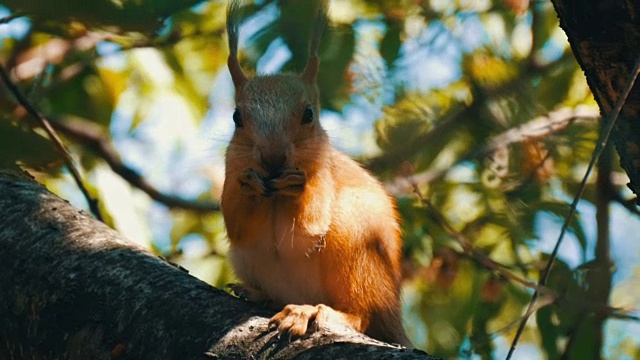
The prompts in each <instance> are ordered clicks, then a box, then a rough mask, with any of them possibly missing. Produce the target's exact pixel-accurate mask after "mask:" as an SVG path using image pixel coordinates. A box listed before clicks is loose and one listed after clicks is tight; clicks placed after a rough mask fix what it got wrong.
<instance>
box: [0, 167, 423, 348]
mask: <svg viewBox="0 0 640 360" xmlns="http://www.w3.org/2000/svg"><path fill="white" fill-rule="evenodd" d="M0 248H1V249H2V251H0V274H2V276H1V277H0V288H1V289H2V291H0V319H2V322H0V339H2V341H0V358H3V359H5V358H8V359H16V358H20V359H24V358H29V359H31V358H34V359H35V358H38V359H79V358H82V359H116V358H121V359H205V358H225V359H248V358H254V359H266V358H280V359H285V358H294V357H296V358H307V359H310V358H337V357H338V354H339V355H340V357H343V358H344V357H360V358H364V357H366V358H369V359H376V358H377V359H390V358H394V359H430V358H432V357H430V356H428V355H427V354H425V353H423V352H421V351H418V350H407V349H403V348H399V347H397V346H392V345H389V344H384V343H381V342H379V341H376V340H373V339H371V338H368V337H366V336H364V335H362V334H360V333H357V332H355V331H353V330H350V329H347V328H340V327H335V326H333V327H330V328H328V329H322V331H321V332H319V333H316V334H314V335H312V336H310V337H308V338H306V339H302V340H297V341H294V342H292V343H282V342H280V341H279V340H278V338H277V335H276V334H275V333H273V332H271V333H270V332H267V326H268V325H267V322H268V319H267V317H265V316H269V315H271V314H273V312H271V311H267V310H264V309H260V308H257V307H256V306H254V305H253V304H250V303H247V302H245V301H242V300H240V299H237V298H234V297H232V296H230V295H228V294H226V293H224V292H223V291H221V290H218V289H215V288H213V287H211V286H209V285H207V284H205V283H204V282H202V281H200V280H198V279H196V278H194V277H192V276H190V275H189V274H187V273H186V272H185V271H182V270H180V269H179V268H177V267H175V266H172V265H171V264H169V263H167V262H166V261H163V260H162V259H160V258H158V257H157V256H154V255H153V254H151V253H150V252H148V251H147V250H145V249H143V248H141V247H139V246H138V245H136V244H135V243H133V242H129V241H127V240H126V239H124V238H123V237H122V236H121V235H119V234H118V233H116V232H115V231H113V230H112V229H110V228H108V227H107V226H106V225H104V224H102V223H100V222H98V221H96V220H94V219H92V218H91V217H89V216H87V215H86V214H84V213H83V212H81V211H78V210H76V209H75V208H73V207H72V206H71V205H69V204H68V203H67V202H66V201H64V200H62V199H60V198H58V197H57V196H55V195H53V194H51V193H49V192H48V191H47V190H46V189H45V188H44V187H42V186H41V185H39V184H37V183H35V182H33V181H32V180H31V179H27V178H26V177H25V176H24V175H15V174H11V173H8V172H6V171H0ZM434 331H435V330H434ZM365 354H366V355H365Z"/></svg>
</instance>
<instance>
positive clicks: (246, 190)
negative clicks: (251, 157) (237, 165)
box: [238, 168, 269, 196]
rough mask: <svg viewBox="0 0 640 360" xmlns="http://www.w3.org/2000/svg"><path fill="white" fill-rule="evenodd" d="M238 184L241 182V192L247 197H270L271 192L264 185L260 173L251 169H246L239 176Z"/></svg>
mask: <svg viewBox="0 0 640 360" xmlns="http://www.w3.org/2000/svg"><path fill="white" fill-rule="evenodd" d="M238 182H240V190H241V191H242V193H243V194H245V195H255V196H268V195H269V192H268V191H267V187H266V186H265V184H264V181H263V180H262V178H261V177H260V175H258V173H257V172H256V171H255V170H253V169H251V168H248V169H245V171H244V172H243V173H242V174H240V176H238Z"/></svg>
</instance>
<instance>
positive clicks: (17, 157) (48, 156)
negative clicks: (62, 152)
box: [0, 120, 62, 168]
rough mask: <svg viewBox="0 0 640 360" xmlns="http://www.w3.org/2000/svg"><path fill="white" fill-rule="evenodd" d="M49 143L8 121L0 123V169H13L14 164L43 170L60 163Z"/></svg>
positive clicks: (55, 151)
mask: <svg viewBox="0 0 640 360" xmlns="http://www.w3.org/2000/svg"><path fill="white" fill-rule="evenodd" d="M61 159H62V157H61V156H59V155H58V151H57V150H56V149H55V147H54V146H53V144H52V143H51V141H49V140H48V139H46V138H44V137H42V136H41V135H39V134H36V133H34V132H32V131H28V130H25V129H22V128H19V127H17V126H14V125H11V124H10V123H9V122H8V121H4V120H2V121H0V167H1V168H14V167H15V164H16V163H20V164H23V165H26V166H27V167H32V168H44V167H47V166H51V165H52V164H53V163H54V162H59V161H61Z"/></svg>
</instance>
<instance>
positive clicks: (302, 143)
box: [221, 0, 410, 346]
mask: <svg viewBox="0 0 640 360" xmlns="http://www.w3.org/2000/svg"><path fill="white" fill-rule="evenodd" d="M238 8H239V3H238V1H237V0H232V1H231V2H230V4H229V7H228V9H227V32H228V37H229V49H230V55H229V59H228V67H229V70H230V72H231V77H232V79H233V84H234V86H235V99H236V104H237V108H236V110H235V113H234V114H233V121H234V123H235V131H234V133H233V137H232V138H231V141H230V143H229V146H228V148H227V152H226V157H225V166H226V170H225V182H224V187H223V191H222V199H221V204H222V213H223V215H224V221H225V224H226V227H227V233H228V237H229V241H230V249H229V258H230V260H231V263H232V266H233V268H234V270H235V273H236V275H237V276H238V278H239V279H240V280H241V281H242V282H243V285H240V287H239V288H238V287H236V288H235V289H234V290H238V289H239V291H236V292H239V293H241V295H243V296H244V297H246V298H248V299H249V300H253V301H268V302H270V303H271V304H274V305H276V306H278V307H279V308H282V310H281V311H280V312H279V313H277V314H276V315H274V316H273V317H272V318H271V320H270V328H271V329H277V330H278V331H279V333H280V334H285V335H286V336H288V337H289V338H291V337H302V336H305V335H308V334H310V333H312V332H314V331H316V330H317V329H318V328H320V327H322V326H323V325H324V324H326V323H327V322H329V323H330V322H338V323H342V324H345V325H347V326H350V327H352V328H353V329H355V330H357V331H360V332H362V333H365V334H367V335H369V336H371V337H373V338H376V339H379V340H382V341H386V342H392V343H398V344H402V345H405V346H410V343H409V340H408V339H407V337H406V335H405V332H404V330H403V327H402V318H401V308H400V283H401V269H400V262H401V248H402V239H401V237H400V227H399V224H398V213H397V210H396V207H395V203H394V200H393V199H392V198H391V197H390V196H389V195H388V194H387V193H386V192H385V190H384V189H383V187H382V185H381V184H380V183H379V182H378V181H377V180H376V179H375V178H373V176H371V175H370V174H369V173H368V172H367V171H366V170H364V169H363V168H362V167H360V165H359V164H358V163H356V162H355V161H354V160H352V159H351V158H349V157H348V156H346V155H344V154H342V153H340V152H338V151H337V150H335V149H334V148H333V147H332V146H331V145H330V143H329V138H328V136H327V134H326V132H325V131H324V129H323V128H322V127H321V126H320V122H319V115H320V104H319V96H318V87H317V85H316V76H317V73H318V66H319V58H318V44H319V42H320V37H321V34H322V31H323V28H324V26H325V24H326V6H325V5H323V6H322V7H321V9H320V10H319V11H318V16H317V18H316V20H315V24H314V28H313V30H312V37H311V40H310V46H309V58H308V61H307V64H306V67H305V69H304V71H303V72H302V74H291V73H286V74H276V75H259V76H255V77H253V78H249V77H247V76H246V75H245V74H244V72H243V70H242V68H241V67H240V63H239V61H238V55H237V49H238V21H239V20H238V18H237V13H238Z"/></svg>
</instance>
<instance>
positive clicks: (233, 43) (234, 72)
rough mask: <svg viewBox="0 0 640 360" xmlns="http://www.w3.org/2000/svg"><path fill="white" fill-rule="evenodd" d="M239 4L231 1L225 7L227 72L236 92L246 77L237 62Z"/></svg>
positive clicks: (233, 0) (245, 80)
mask: <svg viewBox="0 0 640 360" xmlns="http://www.w3.org/2000/svg"><path fill="white" fill-rule="evenodd" d="M239 9H240V2H239V1H238V0H231V1H230V2H229V6H228V7H227V36H228V38H229V59H228V60H227V65H228V66H229V72H231V78H232V79H233V85H235V87H236V92H238V91H239V90H240V89H241V88H242V87H243V86H244V84H245V83H246V82H247V76H246V75H245V74H244V72H243V71H242V67H240V62H239V61H238V22H239V21H240V20H239V16H238V13H239V11H238V10H239Z"/></svg>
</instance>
